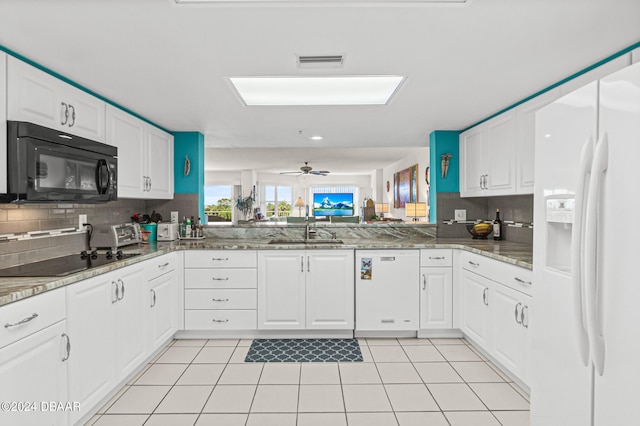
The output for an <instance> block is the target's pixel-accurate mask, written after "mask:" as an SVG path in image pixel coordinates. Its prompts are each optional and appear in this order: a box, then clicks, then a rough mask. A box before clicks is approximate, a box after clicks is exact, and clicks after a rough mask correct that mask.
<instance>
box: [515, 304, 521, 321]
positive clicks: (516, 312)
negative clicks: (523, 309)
mask: <svg viewBox="0 0 640 426" xmlns="http://www.w3.org/2000/svg"><path fill="white" fill-rule="evenodd" d="M520 306H522V303H520V302H518V304H517V305H516V311H515V313H514V315H515V316H516V322H517V323H518V324H522V319H521V318H520V319H518V318H519V315H520V312H518V308H519V307H520Z"/></svg>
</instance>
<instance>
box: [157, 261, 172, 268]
mask: <svg viewBox="0 0 640 426" xmlns="http://www.w3.org/2000/svg"><path fill="white" fill-rule="evenodd" d="M169 265H170V264H169V262H167V263H163V264H162V265H158V268H164V267H166V266H169Z"/></svg>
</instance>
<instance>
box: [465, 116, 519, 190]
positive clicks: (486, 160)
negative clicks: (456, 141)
mask: <svg viewBox="0 0 640 426" xmlns="http://www.w3.org/2000/svg"><path fill="white" fill-rule="evenodd" d="M514 140H515V115H514V113H513V112H512V111H509V112H506V113H504V114H500V115H499V116H497V117H494V118H492V119H491V120H488V121H486V122H484V123H482V124H480V125H478V126H476V127H474V128H473V129H470V130H468V131H466V132H464V133H462V134H461V135H460V158H461V164H460V165H461V167H460V195H461V196H462V197H479V196H490V195H507V194H512V193H514V192H515V146H514Z"/></svg>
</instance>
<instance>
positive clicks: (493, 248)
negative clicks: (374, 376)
mask: <svg viewBox="0 0 640 426" xmlns="http://www.w3.org/2000/svg"><path fill="white" fill-rule="evenodd" d="M342 241H343V243H342V244H331V243H328V242H327V240H323V241H322V242H315V243H314V241H313V239H311V240H309V242H307V243H305V244H299V243H288V244H269V242H268V241H265V240H264V239H261V240H258V239H205V240H199V241H181V242H166V243H156V244H140V245H138V246H130V247H127V248H126V250H124V251H125V252H139V253H141V255H140V256H136V257H132V258H128V259H123V260H120V261H117V262H114V263H111V264H108V265H105V266H101V267H97V268H93V269H89V270H86V271H82V272H78V273H76V274H70V275H67V276H64V277H37V278H34V277H20V278H0V306H2V305H6V304H9V303H11V302H15V301H18V300H20V299H24V298H27V297H30V296H35V295H37V294H40V293H43V292H45V291H49V290H53V289H56V288H59V287H64V286H66V285H69V284H73V283H76V282H79V281H82V280H85V279H88V278H91V277H95V276H97V275H101V274H105V273H107V272H110V271H113V270H116V269H119V268H122V267H125V266H128V265H133V264H135V263H138V262H142V261H144V260H148V259H151V258H153V257H156V256H161V255H163V254H166V253H169V252H172V251H176V250H252V249H253V250H277V249H280V250H282V249H337V248H343V249H401V248H451V249H461V250H468V251H471V252H473V253H477V254H481V255H484V256H487V257H490V258H493V259H496V260H500V261H503V262H507V263H510V264H513V265H517V266H520V267H523V268H527V269H532V267H533V253H532V251H533V250H532V247H531V245H528V244H522V243H514V242H510V241H493V240H472V239H451V238H437V239H435V238H434V239H428V240H425V239H420V240H418V239H415V240H412V239H403V240H398V239H389V240H385V239H375V240H373V239H371V240H367V239H353V240H348V239H342Z"/></svg>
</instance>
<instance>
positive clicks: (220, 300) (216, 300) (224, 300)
mask: <svg viewBox="0 0 640 426" xmlns="http://www.w3.org/2000/svg"><path fill="white" fill-rule="evenodd" d="M211 300H213V301H214V302H228V301H229V298H228V297H227V298H226V299H215V298H214V299H211Z"/></svg>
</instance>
